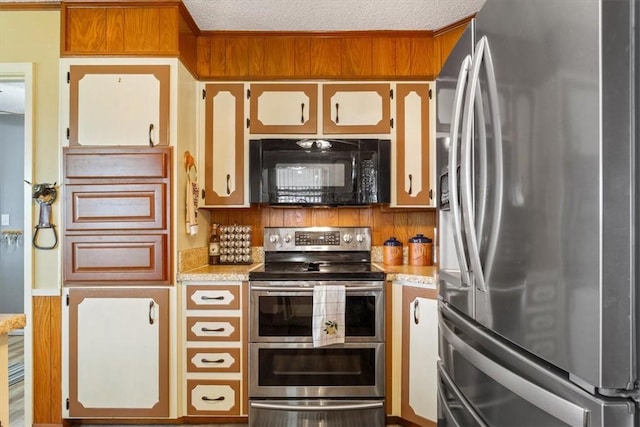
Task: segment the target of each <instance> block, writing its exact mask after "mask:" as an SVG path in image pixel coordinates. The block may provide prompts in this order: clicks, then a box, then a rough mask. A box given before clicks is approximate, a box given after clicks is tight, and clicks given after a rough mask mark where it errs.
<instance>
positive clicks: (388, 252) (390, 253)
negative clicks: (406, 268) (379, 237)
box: [382, 237, 402, 265]
mask: <svg viewBox="0 0 640 427" xmlns="http://www.w3.org/2000/svg"><path fill="white" fill-rule="evenodd" d="M382 263H383V264H385V265H402V242H400V241H399V240H398V239H396V238H395V237H390V238H389V239H388V240H386V241H385V242H384V249H383V251H382Z"/></svg>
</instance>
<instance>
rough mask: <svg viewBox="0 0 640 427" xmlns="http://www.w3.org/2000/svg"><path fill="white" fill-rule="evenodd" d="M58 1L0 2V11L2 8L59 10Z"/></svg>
mask: <svg viewBox="0 0 640 427" xmlns="http://www.w3.org/2000/svg"><path fill="white" fill-rule="evenodd" d="M60 3H61V2H59V1H53V2H47V3H44V2H34V1H29V2H26V1H25V2H8V3H0V11H2V10H28V11H36V10H59V9H60Z"/></svg>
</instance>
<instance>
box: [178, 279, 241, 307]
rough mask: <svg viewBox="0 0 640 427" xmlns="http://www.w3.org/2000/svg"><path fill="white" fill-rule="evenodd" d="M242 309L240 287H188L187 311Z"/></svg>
mask: <svg viewBox="0 0 640 427" xmlns="http://www.w3.org/2000/svg"><path fill="white" fill-rule="evenodd" d="M239 308H240V285H220V286H218V285H216V286H207V285H204V286H198V285H189V286H188V287H187V309H189V310H193V309H201V310H202V309H207V310H210V309H230V310H238V309H239Z"/></svg>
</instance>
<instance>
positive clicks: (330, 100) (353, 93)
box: [322, 83, 391, 134]
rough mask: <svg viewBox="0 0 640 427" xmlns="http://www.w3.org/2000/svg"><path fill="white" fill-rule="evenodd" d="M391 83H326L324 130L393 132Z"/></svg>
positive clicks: (323, 96) (323, 90)
mask: <svg viewBox="0 0 640 427" xmlns="http://www.w3.org/2000/svg"><path fill="white" fill-rule="evenodd" d="M390 98H391V86H390V85H389V84H388V83H361V84H360V83H346V84H324V85H323V86H322V116H323V120H322V130H323V132H324V133H326V134H336V133H361V134H371V133H377V134H386V133H389V132H390V131H391V114H390V111H391V105H390Z"/></svg>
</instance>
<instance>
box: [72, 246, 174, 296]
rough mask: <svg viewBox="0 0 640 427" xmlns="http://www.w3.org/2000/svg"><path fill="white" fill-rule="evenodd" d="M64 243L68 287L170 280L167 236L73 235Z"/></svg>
mask: <svg viewBox="0 0 640 427" xmlns="http://www.w3.org/2000/svg"><path fill="white" fill-rule="evenodd" d="M64 241H65V244H64V256H65V258H66V260H65V263H64V264H65V282H66V283H68V284H74V283H79V282H84V283H110V284H113V282H150V281H152V282H154V284H161V283H167V281H168V279H169V273H168V271H167V270H168V263H167V262H165V258H166V256H167V255H166V253H167V236H166V235H162V234H144V235H72V236H66V237H65V240H64Z"/></svg>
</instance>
